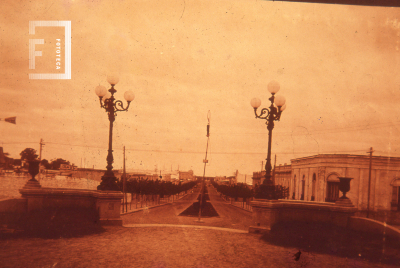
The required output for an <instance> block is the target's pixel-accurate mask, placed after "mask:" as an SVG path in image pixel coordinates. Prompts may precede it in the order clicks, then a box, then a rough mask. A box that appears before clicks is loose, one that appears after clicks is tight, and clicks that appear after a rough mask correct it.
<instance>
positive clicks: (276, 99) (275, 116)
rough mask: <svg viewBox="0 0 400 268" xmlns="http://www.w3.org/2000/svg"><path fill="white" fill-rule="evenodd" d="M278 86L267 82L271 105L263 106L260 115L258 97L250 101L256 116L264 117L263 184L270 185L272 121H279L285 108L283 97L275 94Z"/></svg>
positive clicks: (273, 82)
mask: <svg viewBox="0 0 400 268" xmlns="http://www.w3.org/2000/svg"><path fill="white" fill-rule="evenodd" d="M279 89H280V86H279V84H278V82H276V81H272V82H270V83H269V84H268V91H269V92H271V94H272V96H271V97H270V98H269V100H270V101H271V106H270V107H269V108H263V109H262V110H261V112H260V115H258V114H257V109H258V107H260V105H261V100H260V99H259V98H253V99H252V100H251V102H250V104H251V106H253V108H254V114H255V115H256V118H259V119H265V120H266V122H265V124H266V125H267V129H268V155H267V159H266V160H267V162H266V163H265V171H266V172H265V180H264V182H263V184H266V185H271V184H272V180H271V170H272V166H271V143H272V130H273V129H274V121H279V120H280V118H281V114H282V111H283V110H285V108H286V105H285V102H286V100H285V98H284V97H282V96H275V94H276V93H277V92H278V91H279Z"/></svg>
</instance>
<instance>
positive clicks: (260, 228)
mask: <svg viewBox="0 0 400 268" xmlns="http://www.w3.org/2000/svg"><path fill="white" fill-rule="evenodd" d="M251 206H252V207H253V222H254V226H252V227H250V229H249V231H250V232H269V231H270V230H271V228H272V227H273V226H274V225H275V224H277V223H280V222H289V221H294V222H296V221H297V222H319V223H331V224H335V225H337V226H343V227H345V226H347V224H348V219H349V217H350V216H354V214H355V212H356V210H357V209H356V208H355V207H353V206H341V205H337V204H332V203H325V202H308V201H297V200H264V199H255V200H254V201H251Z"/></svg>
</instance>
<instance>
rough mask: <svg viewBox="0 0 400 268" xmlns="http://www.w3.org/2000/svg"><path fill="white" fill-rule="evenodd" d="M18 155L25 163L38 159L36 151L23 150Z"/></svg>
mask: <svg viewBox="0 0 400 268" xmlns="http://www.w3.org/2000/svg"><path fill="white" fill-rule="evenodd" d="M19 155H20V156H21V160H26V161H31V160H35V159H37V158H38V155H37V154H36V150H35V149H32V148H26V149H24V150H23V151H22V152H21V153H20V154H19Z"/></svg>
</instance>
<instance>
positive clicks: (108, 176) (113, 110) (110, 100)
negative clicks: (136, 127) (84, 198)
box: [95, 75, 135, 191]
mask: <svg viewBox="0 0 400 268" xmlns="http://www.w3.org/2000/svg"><path fill="white" fill-rule="evenodd" d="M107 81H108V83H110V85H111V88H110V89H109V90H108V92H107V89H106V88H105V87H104V86H97V87H96V90H95V92H96V94H97V96H99V99H100V107H101V108H104V109H105V110H106V112H107V113H108V120H109V121H110V129H109V136H108V155H107V171H106V172H105V173H104V176H103V177H101V183H100V185H99V186H98V187H97V189H98V190H102V191H120V189H119V187H118V184H117V178H116V177H115V176H114V172H113V171H112V169H113V166H112V163H113V162H114V157H113V153H112V152H113V150H112V134H113V124H114V121H115V116H117V112H120V111H128V108H129V105H130V103H131V101H133V99H134V98H135V95H134V94H133V92H132V91H131V90H128V91H126V92H125V94H124V98H125V100H126V101H127V103H128V104H127V106H126V108H124V104H123V102H122V101H120V100H115V98H114V93H115V92H117V90H116V89H115V88H114V86H115V85H116V84H117V83H118V82H119V78H118V76H116V75H110V76H108V77H107Z"/></svg>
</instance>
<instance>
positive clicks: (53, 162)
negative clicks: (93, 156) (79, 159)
mask: <svg viewBox="0 0 400 268" xmlns="http://www.w3.org/2000/svg"><path fill="white" fill-rule="evenodd" d="M61 164H66V165H69V164H70V163H69V161H67V160H64V159H62V158H57V159H54V160H51V163H50V165H51V168H52V169H60V166H61Z"/></svg>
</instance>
